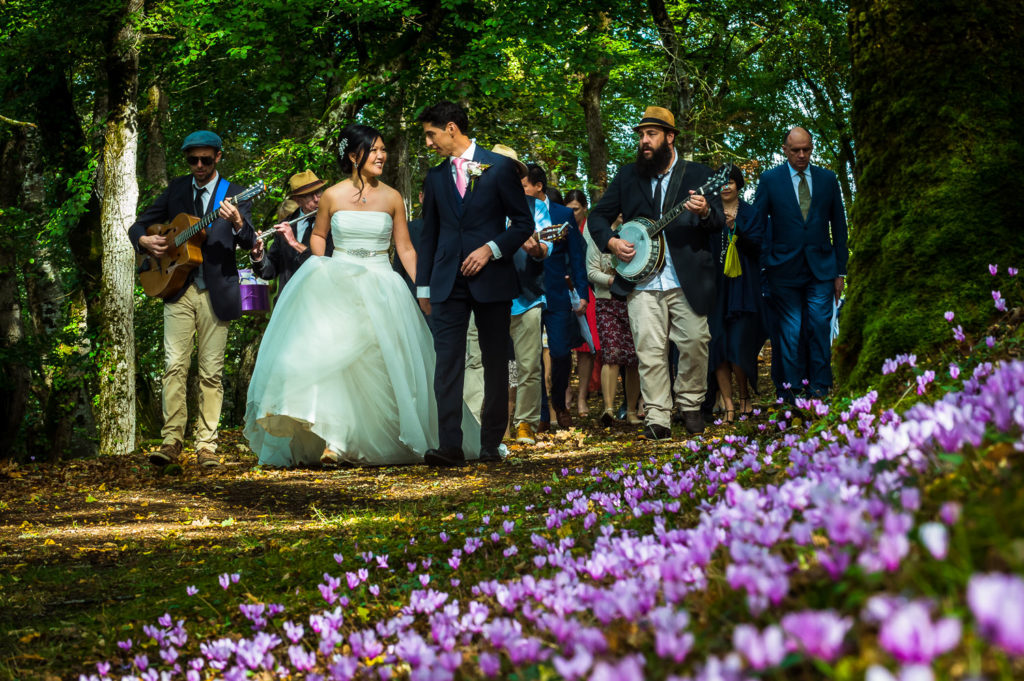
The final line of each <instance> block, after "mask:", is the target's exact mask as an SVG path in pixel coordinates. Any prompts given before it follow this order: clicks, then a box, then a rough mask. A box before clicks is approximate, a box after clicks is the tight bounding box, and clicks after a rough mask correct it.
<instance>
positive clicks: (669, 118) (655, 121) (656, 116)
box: [633, 106, 679, 134]
mask: <svg viewBox="0 0 1024 681" xmlns="http://www.w3.org/2000/svg"><path fill="white" fill-rule="evenodd" d="M649 125H656V126H658V127H659V128H665V129H666V130H671V131H672V132H674V133H676V134H678V133H679V130H678V128H676V117H675V116H673V115H672V112H671V111H669V110H668V109H664V108H662V107H660V106H649V107H647V108H646V109H644V117H643V118H641V119H640V122H639V123H637V124H636V126H634V128H633V130H639V129H640V128H644V127H647V126H649Z"/></svg>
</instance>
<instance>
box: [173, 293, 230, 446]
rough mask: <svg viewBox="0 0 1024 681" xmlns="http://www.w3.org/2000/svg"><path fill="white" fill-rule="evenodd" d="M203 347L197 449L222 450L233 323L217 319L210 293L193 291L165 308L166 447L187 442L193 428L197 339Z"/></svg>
mask: <svg viewBox="0 0 1024 681" xmlns="http://www.w3.org/2000/svg"><path fill="white" fill-rule="evenodd" d="M193 337H195V339H196V343H197V345H198V348H199V421H198V423H197V424H196V450H199V449H209V450H213V451H216V449H217V425H218V423H219V422H220V408H221V403H222V402H223V401H224V386H223V384H222V383H221V377H222V376H223V374H224V349H225V347H226V346H227V342H228V322H222V321H221V320H219V319H217V316H216V315H215V314H214V313H213V306H212V305H211V304H210V292H209V291H200V290H198V289H197V288H196V287H195V286H189V287H188V290H186V291H185V295H183V296H182V297H181V298H179V299H178V300H177V301H175V302H173V303H164V384H163V406H164V427H163V430H162V431H161V435H162V436H163V441H164V444H173V443H175V442H183V441H184V440H185V425H186V424H187V423H188V408H187V406H186V398H185V395H186V382H187V380H188V369H189V364H190V363H191V362H190V359H191V357H192V338H193Z"/></svg>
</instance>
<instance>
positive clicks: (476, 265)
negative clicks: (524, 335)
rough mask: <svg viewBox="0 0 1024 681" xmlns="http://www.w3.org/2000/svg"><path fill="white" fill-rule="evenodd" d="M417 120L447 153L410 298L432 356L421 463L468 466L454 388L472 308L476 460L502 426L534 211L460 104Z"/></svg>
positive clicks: (437, 170) (428, 193) (432, 180)
mask: <svg viewBox="0 0 1024 681" xmlns="http://www.w3.org/2000/svg"><path fill="white" fill-rule="evenodd" d="M418 120H419V122H420V123H422V124H423V134H424V136H425V138H426V145H427V148H428V149H434V150H435V151H437V152H438V153H440V154H441V155H443V156H446V157H447V158H446V159H445V160H444V161H443V162H442V163H441V164H440V165H437V166H435V167H434V168H431V170H430V172H429V173H427V178H426V180H425V181H424V183H423V232H422V234H421V236H420V244H419V250H418V252H417V265H416V297H417V298H418V299H419V303H420V307H421V308H422V309H423V311H424V312H425V313H426V314H428V315H431V330H432V331H433V334H434V350H435V351H436V353H437V366H436V369H435V371H434V394H435V396H436V398H437V420H438V435H439V446H438V448H437V449H431V450H429V451H427V453H426V455H425V456H424V460H425V461H426V463H427V464H428V465H432V466H462V465H465V463H466V458H465V455H464V453H463V451H462V409H463V406H462V386H463V379H464V376H465V355H466V334H467V331H468V329H469V315H470V313H471V312H472V313H473V315H474V317H475V319H476V327H477V332H478V334H479V338H480V355H481V358H482V360H483V366H484V401H483V409H482V411H481V418H480V421H481V423H480V460H481V461H497V460H500V458H501V456H500V454H499V446H500V445H501V439H502V437H503V435H504V433H505V428H506V426H507V424H508V347H509V342H510V337H509V316H510V309H511V305H512V300H513V299H514V298H515V297H516V296H518V295H519V279H518V277H517V275H516V270H515V265H514V263H513V255H514V254H515V252H516V251H517V250H518V249H519V248H520V247H522V246H523V244H524V243H525V242H526V240H527V239H528V238H529V237H530V236H531V235H532V234H533V214H532V213H531V212H530V210H529V208H528V207H527V205H526V197H525V195H524V194H523V188H522V184H520V181H519V172H518V170H517V169H516V167H515V165H514V164H513V162H512V161H511V160H509V159H508V158H505V157H504V156H501V155H500V154H495V153H493V152H490V151H488V150H486V149H483V148H481V147H478V146H477V144H476V142H475V141H474V140H471V139H470V138H469V137H468V136H467V135H466V131H467V129H468V128H469V119H468V117H467V116H466V112H465V111H464V110H463V109H462V107H460V106H459V105H457V104H455V103H453V102H446V101H445V102H439V103H437V104H435V105H433V106H431V107H429V108H427V109H426V110H424V111H423V113H421V114H420V116H419V119H418ZM506 221H508V223H509V225H508V228H507V229H506ZM537 247H538V248H539V244H538V245H537ZM531 255H532V254H531Z"/></svg>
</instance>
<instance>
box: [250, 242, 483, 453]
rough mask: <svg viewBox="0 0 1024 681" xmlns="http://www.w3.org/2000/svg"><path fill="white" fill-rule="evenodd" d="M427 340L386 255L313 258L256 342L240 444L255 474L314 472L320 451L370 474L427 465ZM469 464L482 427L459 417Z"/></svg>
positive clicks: (430, 399)
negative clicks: (262, 467) (249, 453)
mask: <svg viewBox="0 0 1024 681" xmlns="http://www.w3.org/2000/svg"><path fill="white" fill-rule="evenodd" d="M434 362H435V360H434V346H433V340H432V338H431V335H430V330H429V329H428V328H427V324H426V322H425V321H424V318H423V315H422V314H421V313H420V310H419V307H418V306H417V305H416V302H415V301H414V300H413V298H412V296H411V295H410V294H409V289H408V287H407V286H406V285H405V282H404V281H403V280H402V278H401V277H400V276H399V275H397V274H396V273H395V272H393V271H392V270H391V266H390V264H389V263H388V260H387V257H386V256H375V257H371V258H357V257H355V256H350V255H347V254H345V253H339V252H335V255H334V256H333V257H330V258H328V257H315V256H314V257H311V258H310V259H309V260H307V261H306V263H305V264H303V265H302V267H301V268H299V271H298V272H297V273H296V274H295V276H294V277H292V279H291V280H290V281H289V282H288V285H287V287H285V289H284V291H283V293H282V294H281V297H280V299H279V300H278V302H277V305H276V306H275V308H274V313H273V316H272V317H271V319H270V324H269V325H268V326H267V330H266V333H265V334H264V336H263V341H262V342H261V343H260V350H259V355H258V356H257V359H256V368H255V370H254V372H253V376H252V380H251V381H250V383H249V393H248V398H247V404H246V414H245V435H246V437H247V438H248V439H249V443H250V445H251V447H252V449H253V451H255V452H256V453H257V454H258V455H259V460H260V463H261V464H266V465H272V466H293V465H307V464H316V463H318V462H319V461H320V456H321V454H322V453H323V450H324V448H325V447H327V448H328V449H330V450H331V451H333V452H336V453H337V454H339V455H340V456H341V458H342V460H343V461H346V462H349V463H353V464H358V465H369V466H382V465H391V464H402V463H422V462H423V454H424V452H426V450H428V449H431V448H434V447H437V406H436V400H435V398H434V387H433V380H434ZM462 428H463V440H464V441H463V449H464V451H465V453H466V458H468V459H475V458H478V457H479V451H480V426H479V423H478V422H477V421H476V419H475V418H474V417H473V415H472V413H471V412H470V411H469V409H468V408H466V409H465V410H464V416H463V424H462Z"/></svg>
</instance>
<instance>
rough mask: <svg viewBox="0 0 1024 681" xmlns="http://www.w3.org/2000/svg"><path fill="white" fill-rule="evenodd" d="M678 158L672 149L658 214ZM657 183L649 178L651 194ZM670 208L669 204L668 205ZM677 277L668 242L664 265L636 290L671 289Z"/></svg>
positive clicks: (662, 206) (662, 181)
mask: <svg viewBox="0 0 1024 681" xmlns="http://www.w3.org/2000/svg"><path fill="white" fill-rule="evenodd" d="M678 160H679V155H678V154H676V152H675V150H674V149H673V150H672V165H670V166H669V167H668V170H667V171H666V172H665V176H664V177H663V178H661V205H660V206H658V207H657V208H658V214H659V215H660V214H661V213H663V212H664V210H663V208H664V207H665V196H666V194H668V183H669V181H670V180H671V179H672V171H673V170H675V168H676V162H677V161H678ZM657 184H658V178H657V177H654V178H652V179H651V195H652V196H653V195H654V188H655V187H656V186H657ZM669 208H671V206H669ZM679 286H680V285H679V277H677V276H676V268H675V265H673V264H672V253H671V252H669V250H668V244H667V243H666V244H665V266H664V267H663V268H661V271H660V272H658V273H657V274H655V275H654V276H652V277H651V278H650V279H648V280H647V281H645V282H643V283H642V284H639V285H638V286H637V287H636V290H637V291H671V290H673V289H677V288H679Z"/></svg>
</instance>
